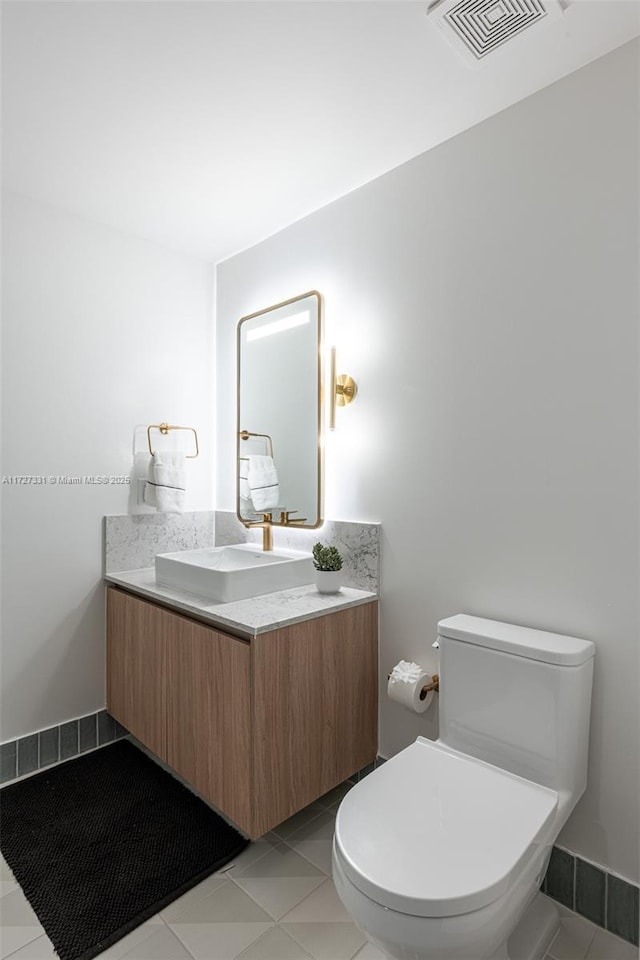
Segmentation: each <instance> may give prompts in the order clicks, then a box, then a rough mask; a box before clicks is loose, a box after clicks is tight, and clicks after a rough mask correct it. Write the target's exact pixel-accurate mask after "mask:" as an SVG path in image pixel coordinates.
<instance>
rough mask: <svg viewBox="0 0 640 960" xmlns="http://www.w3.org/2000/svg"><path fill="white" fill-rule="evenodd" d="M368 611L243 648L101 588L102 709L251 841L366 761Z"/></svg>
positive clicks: (371, 612) (373, 716) (373, 645)
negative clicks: (103, 639) (104, 613)
mask: <svg viewBox="0 0 640 960" xmlns="http://www.w3.org/2000/svg"><path fill="white" fill-rule="evenodd" d="M377 607H378V605H377V602H375V601H373V602H371V603H366V604H362V605H361V606H357V607H349V608H347V609H344V610H337V611H336V612H334V613H330V614H326V615H325V616H322V617H318V618H315V619H311V620H305V621H304V622H303V623H298V624H294V625H292V626H288V627H282V628H280V629H278V630H273V631H271V632H269V633H263V634H259V635H258V636H257V637H252V638H251V639H250V640H243V639H240V638H238V637H234V636H231V635H229V634H227V633H223V632H221V631H220V630H218V629H216V628H215V627H212V626H209V625H207V624H203V623H200V622H199V621H196V620H193V619H191V618H190V617H187V616H183V615H182V614H178V613H175V612H174V611H172V610H168V609H166V608H164V607H162V606H159V605H157V604H155V603H153V602H151V601H148V600H143V599H141V598H140V597H137V596H134V595H132V594H129V593H127V592H126V591H124V590H120V589H118V588H115V587H108V588H107V709H108V711H109V713H111V714H112V715H113V716H114V717H115V718H116V719H117V720H119V721H120V723H122V724H123V726H125V727H126V728H127V729H128V730H129V731H130V732H131V733H132V734H133V735H134V736H135V737H137V739H138V740H140V741H141V742H142V743H144V744H145V746H147V747H149V749H150V750H151V751H152V752H153V753H155V754H156V755H157V756H158V757H159V758H160V759H161V760H163V761H165V762H166V763H168V764H169V766H171V767H172V768H173V769H174V770H176V772H177V773H179V774H180V775H181V776H182V777H184V778H185V780H187V781H188V782H189V783H191V784H192V785H193V786H194V787H195V789H196V790H197V791H198V792H199V793H200V794H201V795H202V796H203V797H205V798H206V799H207V800H209V801H210V802H211V803H213V804H214V805H215V806H216V807H218V808H219V809H220V810H221V811H222V812H223V813H225V814H226V815H227V816H228V817H229V818H230V819H231V820H233V821H234V822H235V823H236V824H237V825H238V826H239V827H240V828H241V829H242V830H243V831H244V832H245V833H247V834H248V835H249V836H250V837H258V836H261V835H262V834H264V833H266V831H267V830H270V829H271V828H272V827H274V826H276V825H277V824H278V823H281V822H282V821H283V820H286V819H287V817H290V816H291V815H292V814H293V813H295V812H296V811H297V810H300V809H302V808H303V807H305V806H306V805H307V804H309V803H311V801H312V800H315V799H317V798H318V797H320V796H322V794H324V793H326V792H327V791H328V790H331V789H332V787H334V786H336V785H337V784H338V783H341V782H342V781H343V780H345V779H347V777H349V776H351V774H353V773H355V771H356V770H359V769H361V768H362V767H364V766H366V765H367V764H368V763H371V762H372V761H373V760H374V759H375V756H376V750H377V741H378V736H377V734H378V729H377V727H378V722H377V713H378V709H377V691H378V680H377V672H378V665H377V660H378V651H377V646H378V645H377V635H378V631H377V616H378V610H377Z"/></svg>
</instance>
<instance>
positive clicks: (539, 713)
mask: <svg viewBox="0 0 640 960" xmlns="http://www.w3.org/2000/svg"><path fill="white" fill-rule="evenodd" d="M438 642H439V647H440V651H439V658H440V738H439V739H440V742H442V743H444V744H446V745H447V746H449V747H452V748H453V749H454V750H459V751H461V752H462V753H466V754H469V755H471V756H474V757H478V759H480V760H485V761H487V762H488V763H491V764H493V765H494V766H497V767H500V768H501V769H503V770H509V771H511V772H512V773H515V774H517V775H518V776H521V777H525V778H526V779H527V780H533V781H534V782H535V783H540V784H542V785H544V786H546V787H551V788H552V789H553V790H557V791H558V793H559V794H560V802H559V807H560V810H561V812H562V813H564V816H565V817H566V816H568V815H569V813H570V811H571V810H572V809H573V806H574V805H575V803H576V802H577V800H578V799H579V797H580V796H581V794H582V793H583V792H584V789H585V786H586V780H587V750H588V741H589V716H590V712H591V684H592V679H593V657H594V654H595V646H594V644H593V643H591V641H589V640H580V639H578V638H577V637H566V636H562V635H560V634H556V633H547V632H546V631H543V630H533V629H531V628H530V627H518V626H515V625H513V624H510V623H500V622H498V621H495V620H483V619H481V618H479V617H470V616H467V615H465V614H458V615H457V616H455V617H449V618H448V619H446V620H441V621H440V623H439V624H438Z"/></svg>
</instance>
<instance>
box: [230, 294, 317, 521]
mask: <svg viewBox="0 0 640 960" xmlns="http://www.w3.org/2000/svg"><path fill="white" fill-rule="evenodd" d="M321 342H322V298H321V296H320V294H319V293H318V292H317V291H315V290H313V291H310V292H309V293H305V294H302V295H301V296H298V297H293V298H292V299H291V300H286V301H285V302H284V303H279V304H276V305H275V306H272V307H267V308H266V309H265V310H260V311H258V312H257V313H253V314H250V315H249V316H247V317H243V318H242V320H240V322H239V324H238V420H237V474H236V476H237V495H236V509H237V513H238V517H239V519H240V520H242V521H244V522H254V521H256V520H262V518H263V515H264V514H265V513H269V514H271V516H272V519H273V523H274V524H275V525H283V526H284V525H297V526H301V527H317V526H319V525H320V524H321V523H322V444H321V437H322V408H321V403H320V393H321Z"/></svg>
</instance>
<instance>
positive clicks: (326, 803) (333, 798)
mask: <svg viewBox="0 0 640 960" xmlns="http://www.w3.org/2000/svg"><path fill="white" fill-rule="evenodd" d="M354 786H355V784H354V783H340V784H338V786H337V787H334V788H333V790H329V792H328V793H325V795H324V796H323V797H320V799H319V800H317V801H316V803H319V804H320V806H321V807H326V808H327V809H331V808H333V807H337V806H339V805H340V804H341V803H342V801H343V799H344V798H345V797H346V795H347V794H348V793H349V790H351V788H352V787H354Z"/></svg>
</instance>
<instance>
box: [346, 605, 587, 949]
mask: <svg viewBox="0 0 640 960" xmlns="http://www.w3.org/2000/svg"><path fill="white" fill-rule="evenodd" d="M438 646H439V660H440V694H439V697H440V703H439V709H440V737H439V738H438V740H436V741H431V740H427V739H424V738H423V737H418V739H417V740H416V742H415V743H412V744H411V746H409V747H407V748H406V749H405V750H402V751H401V752H400V753H399V754H397V755H396V756H395V757H393V758H392V759H391V760H389V761H388V762H387V763H385V764H383V765H382V766H380V767H378V768H377V769H376V770H374V771H373V773H371V774H369V776H367V777H366V778H364V779H363V780H362V781H361V782H360V783H358V784H357V785H356V786H355V787H353V788H352V789H351V790H350V792H349V793H348V794H347V795H346V797H345V798H344V800H343V801H342V803H341V805H340V808H339V810H338V815H337V817H336V827H335V834H334V840H333V878H334V883H335V887H336V890H337V892H338V895H339V897H340V899H341V900H342V902H343V904H344V906H345V907H346V909H347V910H348V912H349V913H350V914H351V916H352V917H353V919H354V920H355V922H356V923H357V924H358V926H359V927H360V928H361V929H362V931H363V932H364V933H365V935H366V936H367V938H368V940H370V941H371V942H372V943H374V944H375V945H376V946H377V947H378V948H379V949H380V950H382V952H383V953H384V954H386V955H387V956H388V957H391V958H394V960H540V958H542V957H543V956H544V955H545V953H546V949H547V947H548V946H549V944H550V942H551V940H552V938H553V936H554V935H555V933H556V930H557V928H558V913H557V910H556V908H555V906H554V905H553V904H552V903H551V901H549V900H547V898H546V897H543V896H542V895H541V894H540V893H539V886H540V883H541V881H542V879H543V877H544V875H545V872H546V869H547V865H548V862H549V857H550V854H551V848H552V846H553V843H554V842H555V840H556V838H557V836H558V833H559V831H560V829H561V827H562V826H563V824H564V823H565V821H566V820H567V817H568V816H569V814H570V813H571V811H572V810H573V808H574V806H575V805H576V803H577V801H578V800H579V798H580V797H581V795H582V794H583V792H584V789H585V786H586V777H587V748H588V739H589V715H590V708H591V685H592V678H593V657H594V653H595V647H594V644H593V643H591V642H590V641H588V640H580V639H578V638H576V637H568V636H561V635H559V634H555V633H547V632H546V631H542V630H533V629H531V628H529V627H519V626H514V625H513V624H508V623H500V622H498V621H494V620H484V619H480V618H478V617H471V616H467V615H465V614H458V615H457V616H454V617H449V618H448V619H446V620H441V621H440V623H439V624H438Z"/></svg>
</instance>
